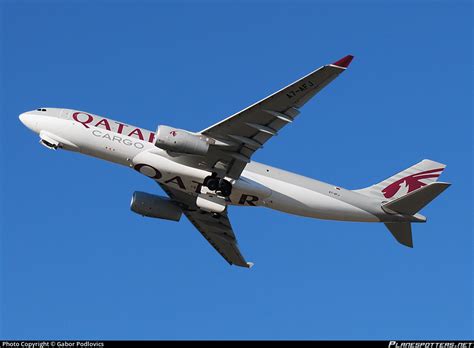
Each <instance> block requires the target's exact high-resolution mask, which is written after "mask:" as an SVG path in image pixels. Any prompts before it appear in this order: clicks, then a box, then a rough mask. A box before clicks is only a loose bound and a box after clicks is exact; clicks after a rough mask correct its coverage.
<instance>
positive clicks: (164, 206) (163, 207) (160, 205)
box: [130, 191, 183, 221]
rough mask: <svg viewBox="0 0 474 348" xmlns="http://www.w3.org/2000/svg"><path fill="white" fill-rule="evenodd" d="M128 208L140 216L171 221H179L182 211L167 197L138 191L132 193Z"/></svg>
mask: <svg viewBox="0 0 474 348" xmlns="http://www.w3.org/2000/svg"><path fill="white" fill-rule="evenodd" d="M130 209H131V210H132V211H133V212H135V213H137V214H139V215H142V216H148V217H153V218H158V219H165V220H173V221H179V219H180V218H181V214H182V213H183V211H182V210H181V208H180V207H178V205H176V203H174V202H173V201H172V200H170V199H169V198H167V197H161V196H156V195H152V194H150V193H146V192H138V191H135V192H134V193H133V196H132V202H131V203H130Z"/></svg>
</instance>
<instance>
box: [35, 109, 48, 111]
mask: <svg viewBox="0 0 474 348" xmlns="http://www.w3.org/2000/svg"><path fill="white" fill-rule="evenodd" d="M36 111H46V109H36Z"/></svg>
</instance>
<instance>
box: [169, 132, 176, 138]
mask: <svg viewBox="0 0 474 348" xmlns="http://www.w3.org/2000/svg"><path fill="white" fill-rule="evenodd" d="M170 134H171V135H172V136H174V137H175V136H176V134H178V133H177V132H176V131H171V132H170Z"/></svg>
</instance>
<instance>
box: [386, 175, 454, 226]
mask: <svg viewBox="0 0 474 348" xmlns="http://www.w3.org/2000/svg"><path fill="white" fill-rule="evenodd" d="M450 185H451V184H449V183H447V182H433V183H431V184H428V185H426V186H423V187H421V188H419V189H418V190H416V191H413V192H410V193H409V194H407V195H405V196H402V197H400V198H397V199H395V200H393V201H391V202H388V203H386V204H384V205H383V208H388V209H390V210H393V211H395V212H397V213H401V214H407V215H413V214H416V213H417V212H418V211H420V210H421V209H422V208H423V207H424V206H425V205H427V204H428V203H429V202H431V201H432V200H433V199H435V198H436V197H437V196H438V195H439V194H440V193H441V192H443V191H444V190H446V189H447V188H448V187H449V186H450ZM392 233H393V232H392Z"/></svg>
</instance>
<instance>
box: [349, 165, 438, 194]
mask: <svg viewBox="0 0 474 348" xmlns="http://www.w3.org/2000/svg"><path fill="white" fill-rule="evenodd" d="M444 168H446V165H445V164H442V163H438V162H435V161H432V160H429V159H425V160H423V161H421V162H419V163H417V164H415V165H413V166H411V167H410V168H407V169H405V170H403V171H401V172H400V173H398V174H395V175H394V176H391V177H390V178H388V179H385V180H383V181H381V182H379V183H378V184H375V185H373V186H369V187H366V188H363V189H360V190H355V192H358V193H362V194H364V195H366V196H371V197H374V198H378V199H380V200H381V201H390V200H395V199H397V198H400V197H403V196H405V195H407V194H409V193H411V192H413V191H415V190H418V189H419V188H421V187H424V186H425V185H427V184H430V183H433V182H435V181H436V180H438V177H439V176H440V175H441V173H442V172H443V170H444Z"/></svg>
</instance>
